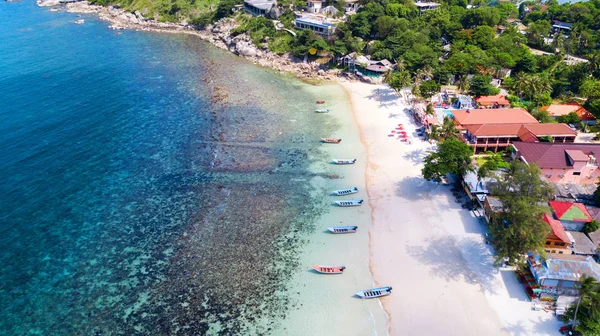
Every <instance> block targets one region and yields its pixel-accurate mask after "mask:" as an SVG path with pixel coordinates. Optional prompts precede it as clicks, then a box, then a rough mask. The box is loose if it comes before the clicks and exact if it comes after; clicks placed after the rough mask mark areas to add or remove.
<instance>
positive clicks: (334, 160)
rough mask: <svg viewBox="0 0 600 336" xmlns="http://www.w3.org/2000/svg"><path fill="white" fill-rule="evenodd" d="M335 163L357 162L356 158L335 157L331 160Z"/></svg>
mask: <svg viewBox="0 0 600 336" xmlns="http://www.w3.org/2000/svg"><path fill="white" fill-rule="evenodd" d="M331 161H332V162H333V163H335V164H354V163H356V159H352V160H350V159H333V160H331Z"/></svg>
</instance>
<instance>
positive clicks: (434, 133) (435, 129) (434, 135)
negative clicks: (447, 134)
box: [429, 125, 442, 141]
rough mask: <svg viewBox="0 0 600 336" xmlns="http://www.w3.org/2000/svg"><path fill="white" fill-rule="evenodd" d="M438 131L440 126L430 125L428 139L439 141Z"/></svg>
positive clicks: (439, 133) (439, 134) (440, 136)
mask: <svg viewBox="0 0 600 336" xmlns="http://www.w3.org/2000/svg"><path fill="white" fill-rule="evenodd" d="M440 131H441V130H440V126H438V125H431V131H429V139H431V140H435V141H440V139H441V138H442V134H441V132H440Z"/></svg>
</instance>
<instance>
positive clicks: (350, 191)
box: [332, 187, 358, 196]
mask: <svg viewBox="0 0 600 336" xmlns="http://www.w3.org/2000/svg"><path fill="white" fill-rule="evenodd" d="M357 192H358V188H357V187H354V188H350V189H340V190H335V191H334V192H333V193H332V194H333V195H335V196H344V195H350V194H356V193H357Z"/></svg>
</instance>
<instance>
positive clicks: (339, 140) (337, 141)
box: [321, 138, 342, 143]
mask: <svg viewBox="0 0 600 336" xmlns="http://www.w3.org/2000/svg"><path fill="white" fill-rule="evenodd" d="M321 141H323V142H326V143H340V142H341V141H342V139H340V138H321Z"/></svg>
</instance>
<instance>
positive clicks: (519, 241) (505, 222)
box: [489, 160, 552, 263]
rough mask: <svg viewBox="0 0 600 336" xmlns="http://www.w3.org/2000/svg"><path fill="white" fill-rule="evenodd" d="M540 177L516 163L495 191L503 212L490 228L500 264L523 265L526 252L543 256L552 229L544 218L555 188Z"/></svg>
mask: <svg viewBox="0 0 600 336" xmlns="http://www.w3.org/2000/svg"><path fill="white" fill-rule="evenodd" d="M540 173H541V171H540V169H539V168H538V167H537V166H535V165H531V166H530V165H527V164H525V163H523V162H522V161H520V160H515V161H513V162H512V163H511V165H510V169H509V172H508V173H507V174H506V175H505V176H503V177H502V178H501V179H498V183H497V185H496V187H494V188H493V189H492V193H493V194H494V195H495V196H497V197H498V198H500V200H501V201H502V210H501V211H500V214H499V215H498V216H496V217H495V218H494V220H492V223H491V224H490V227H489V228H490V232H491V233H492V236H493V238H494V244H495V245H494V247H495V249H496V261H497V262H498V263H499V262H502V261H503V260H505V258H508V259H509V261H510V262H520V261H522V257H523V255H525V254H526V253H527V252H538V253H540V254H544V246H545V241H546V238H547V237H548V234H549V232H550V227H549V226H548V224H547V223H546V222H544V221H543V219H542V218H543V215H544V213H546V212H547V211H548V210H549V209H548V207H547V206H546V202H547V201H548V199H549V198H550V196H551V194H552V188H551V187H550V185H549V184H548V183H547V182H544V181H542V180H540V178H539V175H540Z"/></svg>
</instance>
